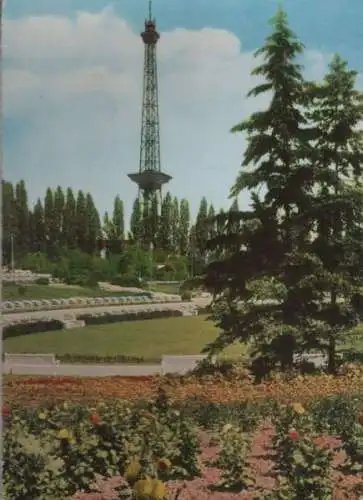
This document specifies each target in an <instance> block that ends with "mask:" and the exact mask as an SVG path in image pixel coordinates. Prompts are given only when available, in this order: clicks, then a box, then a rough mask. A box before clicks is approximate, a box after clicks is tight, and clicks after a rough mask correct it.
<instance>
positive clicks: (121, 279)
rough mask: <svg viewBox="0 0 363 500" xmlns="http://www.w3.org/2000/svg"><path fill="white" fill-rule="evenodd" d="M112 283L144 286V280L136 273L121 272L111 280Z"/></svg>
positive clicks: (137, 286)
mask: <svg viewBox="0 0 363 500" xmlns="http://www.w3.org/2000/svg"><path fill="white" fill-rule="evenodd" d="M110 283H111V285H117V286H126V287H136V288H140V287H142V286H143V281H142V280H141V279H140V278H139V277H138V276H136V275H134V274H119V275H117V276H115V277H114V278H112V279H111V280H110Z"/></svg>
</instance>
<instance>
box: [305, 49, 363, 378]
mask: <svg viewBox="0 0 363 500" xmlns="http://www.w3.org/2000/svg"><path fill="white" fill-rule="evenodd" d="M356 78H357V72H356V71H351V70H349V69H348V67H347V63H346V62H345V61H343V60H342V59H341V57H340V56H339V55H335V56H334V57H333V60H332V62H331V64H330V66H329V71H328V73H327V75H326V76H325V78H324V81H323V83H322V84H315V85H312V86H311V94H310V97H311V106H310V112H309V117H310V119H311V120H312V122H313V123H314V125H315V126H316V129H317V137H316V140H315V142H314V153H315V155H314V163H315V165H314V180H315V185H314V187H315V189H314V192H315V196H314V199H313V204H312V208H311V210H309V211H307V212H306V214H304V220H305V225H307V226H309V225H311V224H312V223H314V225H315V228H316V235H315V236H314V237H313V241H312V251H314V254H315V255H316V257H317V258H318V259H319V260H318V262H319V267H320V269H321V272H320V279H318V278H316V283H315V287H316V288H319V289H320V290H323V291H324V293H325V296H326V297H328V299H326V300H325V301H323V300H321V302H322V303H321V304H320V308H319V310H318V311H315V312H314V314H312V319H313V320H315V321H319V322H320V335H319V336H318V337H317V336H315V338H314V339H313V341H314V344H315V345H317V346H318V347H319V348H323V349H324V350H326V351H327V352H328V355H329V369H330V371H331V372H334V371H335V369H336V349H337V343H338V342H339V341H340V340H342V337H344V336H345V335H346V334H347V331H348V330H349V328H350V327H351V326H352V325H354V324H355V322H356V321H357V314H358V312H359V311H358V310H357V308H356V307H354V306H353V307H352V305H353V302H354V301H353V298H354V296H356V294H357V293H358V292H359V290H360V289H361V287H362V285H363V281H362V274H361V268H360V263H361V262H362V257H361V256H362V254H363V239H362V231H361V230H359V229H358V228H359V227H360V228H362V224H363V203H362V191H361V190H360V189H359V188H358V184H359V179H362V178H363V131H362V129H361V128H360V124H361V122H362V120H363V93H362V92H359V91H358V90H356V88H355V85H356ZM357 188H358V189H357ZM317 276H318V277H319V274H317Z"/></svg>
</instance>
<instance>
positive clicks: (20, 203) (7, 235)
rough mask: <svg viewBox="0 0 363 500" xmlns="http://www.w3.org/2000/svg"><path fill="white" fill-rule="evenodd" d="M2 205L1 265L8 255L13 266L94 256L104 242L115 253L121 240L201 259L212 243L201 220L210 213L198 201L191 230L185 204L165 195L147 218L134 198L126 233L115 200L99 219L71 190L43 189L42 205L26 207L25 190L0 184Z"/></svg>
mask: <svg viewBox="0 0 363 500" xmlns="http://www.w3.org/2000/svg"><path fill="white" fill-rule="evenodd" d="M2 199H3V261H4V264H8V263H10V261H11V254H12V252H14V253H15V259H16V261H18V260H19V259H22V258H23V257H24V256H25V255H27V254H28V253H36V252H42V253H45V254H47V255H48V256H49V257H53V256H56V255H57V254H59V251H60V250H80V251H81V252H85V253H87V254H91V255H92V254H97V253H99V251H100V250H101V248H102V247H103V242H104V241H105V240H107V242H108V249H109V251H110V252H111V253H119V252H120V250H121V248H122V244H123V242H124V241H125V240H127V241H128V242H129V243H131V244H132V243H134V244H135V243H136V244H141V245H143V246H144V247H149V246H150V244H152V245H153V246H154V248H156V249H159V250H164V251H166V252H169V253H175V254H178V255H188V254H190V252H191V250H192V251H193V252H194V253H196V254H198V255H200V256H202V255H203V252H204V249H205V243H206V241H207V240H208V239H209V238H210V237H213V235H214V234H213V233H214V232H215V230H216V229H214V227H213V225H212V226H208V227H207V224H206V220H207V219H210V218H211V217H212V218H213V217H214V215H215V211H214V208H213V205H212V204H209V203H208V202H207V200H206V198H205V197H203V198H202V200H201V202H200V206H199V211H198V214H197V216H196V218H195V223H194V224H192V221H191V214H190V208H189V202H188V201H187V200H186V199H182V200H181V201H179V200H178V199H177V198H176V197H174V198H173V197H172V196H171V194H170V193H166V195H165V196H164V197H163V200H162V203H161V207H159V206H158V204H157V198H155V199H154V200H152V202H151V204H150V207H149V211H148V213H147V212H146V211H145V210H144V209H143V207H142V204H141V203H140V201H139V199H138V198H137V199H136V200H135V202H134V205H133V210H132V213H131V219H130V224H129V228H130V230H129V231H128V232H127V233H126V231H125V216H124V203H123V201H122V200H121V199H120V197H119V196H116V197H115V199H114V203H113V211H112V213H111V214H108V213H107V212H106V213H105V214H104V216H103V217H101V216H100V214H99V211H98V210H97V208H96V205H95V203H94V200H93V197H92V195H91V194H90V193H86V194H85V193H84V192H83V191H81V190H80V191H78V192H77V193H74V191H73V190H72V188H68V189H67V190H65V191H64V190H63V189H62V188H61V187H59V186H58V187H57V188H56V189H51V188H48V189H47V190H46V193H45V197H44V200H43V201H42V200H41V199H38V200H37V202H36V203H35V205H34V206H33V207H30V206H29V202H28V195H27V189H26V184H25V182H24V181H23V180H21V181H19V182H18V183H16V184H15V185H14V184H13V183H11V182H6V181H3V182H2Z"/></svg>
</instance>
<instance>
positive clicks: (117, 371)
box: [2, 363, 161, 377]
mask: <svg viewBox="0 0 363 500" xmlns="http://www.w3.org/2000/svg"><path fill="white" fill-rule="evenodd" d="M10 368H12V370H11V373H13V374H16V375H59V376H79V377H110V376H115V375H119V376H122V377H139V376H143V375H155V374H157V373H161V365H69V364H60V365H59V366H58V367H52V366H49V367H48V366H42V365H36V366H30V365H29V366H16V365H14V366H12V367H11V366H9V365H8V364H5V363H3V364H2V372H3V373H10Z"/></svg>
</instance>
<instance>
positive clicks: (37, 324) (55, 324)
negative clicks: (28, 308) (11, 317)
mask: <svg viewBox="0 0 363 500" xmlns="http://www.w3.org/2000/svg"><path fill="white" fill-rule="evenodd" d="M63 328H64V324H63V323H62V321H59V320H57V319H52V320H40V321H32V322H29V323H18V324H15V325H6V326H4V327H3V339H4V340H6V339H9V338H11V337H20V336H21V335H30V334H31V333H41V332H49V331H56V330H62V329H63Z"/></svg>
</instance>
